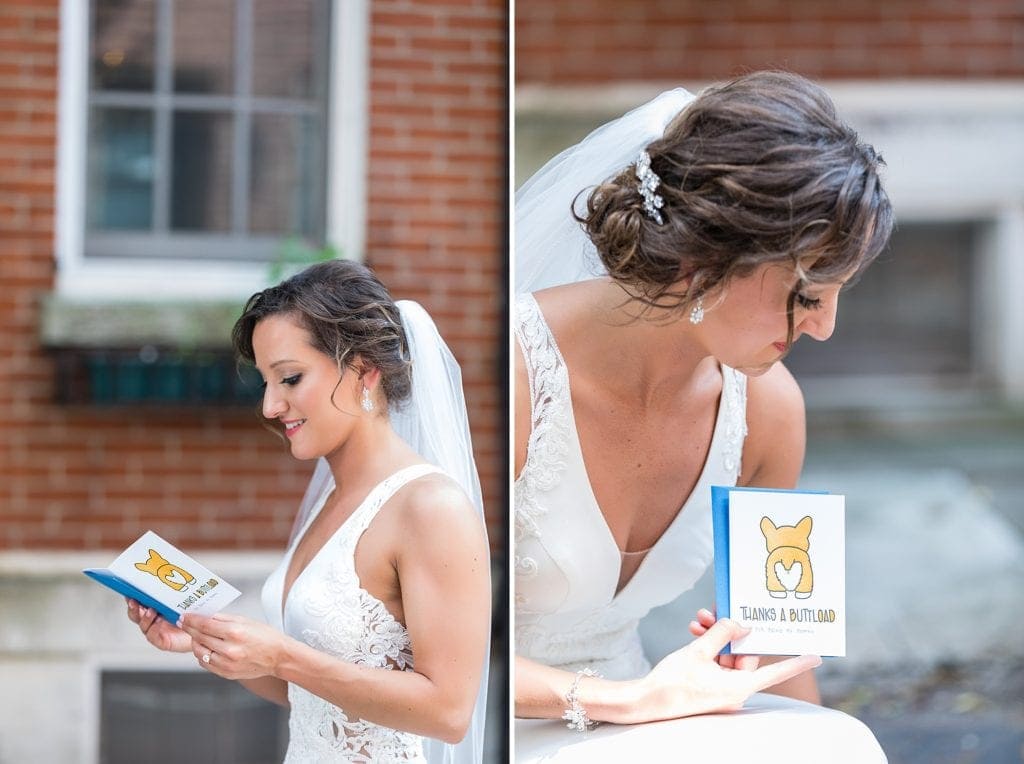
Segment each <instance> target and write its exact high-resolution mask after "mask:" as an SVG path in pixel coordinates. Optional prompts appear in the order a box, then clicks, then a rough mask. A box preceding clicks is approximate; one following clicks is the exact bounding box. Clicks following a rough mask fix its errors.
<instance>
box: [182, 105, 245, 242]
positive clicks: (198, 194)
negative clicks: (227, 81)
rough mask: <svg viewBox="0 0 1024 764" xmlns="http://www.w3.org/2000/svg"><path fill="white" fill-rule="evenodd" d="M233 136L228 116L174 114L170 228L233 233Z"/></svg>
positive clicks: (183, 112)
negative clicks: (229, 231) (231, 230)
mask: <svg viewBox="0 0 1024 764" xmlns="http://www.w3.org/2000/svg"><path fill="white" fill-rule="evenodd" d="M231 133H232V117H231V114H230V113H228V112H200V111H178V112H175V113H174V137H173V159H172V160H171V165H172V168H171V171H172V175H171V228H175V229H178V230H190V231H227V230H229V229H230V227H231V155H232V140H231Z"/></svg>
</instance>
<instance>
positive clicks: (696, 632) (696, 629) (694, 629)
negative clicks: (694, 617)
mask: <svg viewBox="0 0 1024 764" xmlns="http://www.w3.org/2000/svg"><path fill="white" fill-rule="evenodd" d="M689 629H690V633H691V634H693V636H695V637H703V636H704V634H705V633H707V629H706V628H705V627H703V626H701V625H700V624H699V623H697V622H696V621H690V625H689Z"/></svg>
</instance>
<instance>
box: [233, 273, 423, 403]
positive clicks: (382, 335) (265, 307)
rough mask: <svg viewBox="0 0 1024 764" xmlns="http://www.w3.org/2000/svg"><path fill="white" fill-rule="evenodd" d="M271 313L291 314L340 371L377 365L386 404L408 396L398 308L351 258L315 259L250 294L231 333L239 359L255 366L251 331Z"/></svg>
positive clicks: (406, 352) (406, 349) (406, 347)
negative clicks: (275, 283)
mask: <svg viewBox="0 0 1024 764" xmlns="http://www.w3.org/2000/svg"><path fill="white" fill-rule="evenodd" d="M276 315H284V316H288V317H289V318H292V319H294V320H295V321H296V322H297V323H298V324H299V325H300V326H302V327H303V328H304V329H305V330H306V331H307V332H309V336H310V341H311V344H312V346H313V347H314V348H315V349H316V350H319V351H320V352H321V353H323V354H324V355H326V356H327V357H329V358H331V359H332V360H333V361H334V362H335V363H336V364H337V365H338V373H339V374H344V370H345V369H346V368H351V369H354V370H356V371H357V372H359V373H360V374H362V373H363V372H365V371H366V370H368V369H369V368H376V369H379V370H380V373H381V381H380V387H381V389H382V390H383V392H384V397H385V398H386V399H387V401H388V403H389V404H391V405H397V404H400V403H402V402H403V401H405V400H406V399H407V398H408V397H409V395H410V393H411V390H412V364H411V362H410V359H409V345H408V342H407V340H406V336H405V331H404V329H403V328H402V321H401V317H400V316H399V312H398V307H397V306H396V305H395V302H394V300H392V299H391V295H390V294H389V293H388V290H387V288H386V287H385V286H384V285H383V284H382V283H381V282H380V280H379V279H378V278H377V277H376V276H375V275H374V273H373V271H371V270H370V269H369V268H367V267H366V266H365V265H362V264H360V263H356V262H353V261H351V260H329V261H327V262H324V263H318V264H316V265H312V266H310V267H309V268H306V269H305V270H303V271H302V272H301V273H298V274H296V275H295V276H292V277H291V278H289V279H287V280H285V281H282V282H281V283H280V284H278V285H277V286H275V287H270V288H269V289H264V290H263V291H261V292H257V293H256V294H254V295H253V296H252V297H250V298H249V301H248V302H247V303H246V305H245V309H244V310H243V312H242V316H241V318H239V319H238V321H237V322H235V327H234V329H233V330H232V332H231V340H232V343H233V345H234V348H235V354H236V355H237V356H238V358H239V359H240V360H241V361H244V362H247V363H250V364H253V365H255V363H256V355H255V353H254V351H253V347H252V335H253V331H254V330H255V328H256V325H257V324H258V323H259V322H260V321H262V320H263V319H264V318H267V317H268V316H276ZM356 356H358V357H359V360H360V362H361V365H360V366H358V367H357V366H356V365H355V357H356ZM339 384H340V381H339Z"/></svg>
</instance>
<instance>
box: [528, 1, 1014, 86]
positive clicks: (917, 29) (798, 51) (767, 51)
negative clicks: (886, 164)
mask: <svg viewBox="0 0 1024 764" xmlns="http://www.w3.org/2000/svg"><path fill="white" fill-rule="evenodd" d="M515 13H516V19H515V30H516V42H515V45H516V82H517V83H547V84H558V85H575V84H594V83H601V82H608V81H612V80H656V81H673V82H677V81H684V82H685V81H687V80H697V81H702V80H714V79H721V78H724V77H728V76H731V75H735V74H739V73H741V72H743V71H748V70H751V69H764V68H772V67H780V68H784V69H789V70H791V71H795V72H798V73H800V74H803V75H805V76H808V77H812V78H820V79H850V78H864V79H873V78H889V77H900V78H904V77H954V78H966V77H998V78H1004V77H1021V76H1024V4H1022V3H1021V2H1020V0H970V1H969V2H968V1H967V0H964V1H963V2H955V1H951V0H891V1H888V2H883V1H882V0H842V1H841V2H821V1H820V0H728V1H725V2H709V1H708V0H672V1H671V2H664V1H662V0H637V2H620V1H619V0H578V1H577V2H572V3H552V2H549V0H517V2H516V10H515Z"/></svg>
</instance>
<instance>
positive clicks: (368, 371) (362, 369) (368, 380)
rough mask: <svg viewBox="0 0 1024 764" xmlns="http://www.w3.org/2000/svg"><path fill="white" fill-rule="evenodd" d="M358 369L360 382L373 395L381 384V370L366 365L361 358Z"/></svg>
mask: <svg viewBox="0 0 1024 764" xmlns="http://www.w3.org/2000/svg"><path fill="white" fill-rule="evenodd" d="M356 368H357V369H359V381H360V382H361V383H362V384H363V386H364V387H365V388H366V389H367V390H369V391H370V392H371V393H372V392H373V391H374V390H376V389H377V385H379V384H380V378H381V373H380V369H379V368H377V367H376V366H371V365H370V364H367V363H364V362H363V360H362V359H361V358H360V359H359V360H358V362H357V365H356Z"/></svg>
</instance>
